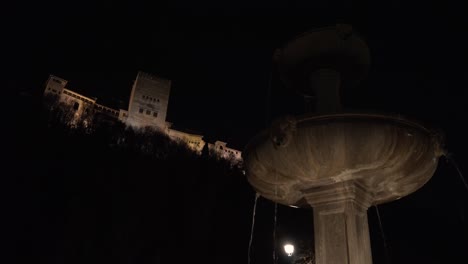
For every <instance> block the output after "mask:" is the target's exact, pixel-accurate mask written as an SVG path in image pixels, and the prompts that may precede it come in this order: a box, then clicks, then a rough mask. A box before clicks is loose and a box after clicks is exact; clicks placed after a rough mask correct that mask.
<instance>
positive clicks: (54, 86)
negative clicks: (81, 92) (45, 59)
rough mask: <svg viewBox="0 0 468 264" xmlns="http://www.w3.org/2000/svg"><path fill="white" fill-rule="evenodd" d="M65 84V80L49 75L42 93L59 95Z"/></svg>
mask: <svg viewBox="0 0 468 264" xmlns="http://www.w3.org/2000/svg"><path fill="white" fill-rule="evenodd" d="M66 85H67V81H66V80H64V79H62V78H59V77H57V76H54V75H50V76H49V79H47V82H46V88H45V90H44V95H49V94H51V95H60V94H61V93H62V91H63V89H64V88H65V86H66Z"/></svg>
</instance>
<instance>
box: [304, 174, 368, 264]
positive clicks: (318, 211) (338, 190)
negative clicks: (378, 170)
mask: <svg viewBox="0 0 468 264" xmlns="http://www.w3.org/2000/svg"><path fill="white" fill-rule="evenodd" d="M305 199H306V201H307V203H309V204H310V205H311V206H312V207H313V210H314V230H315V252H316V254H315V258H316V263H326V264H342V263H346V264H371V263H372V258H371V255H372V253H371V246H370V241H369V228H368V223H367V208H369V206H370V205H371V197H370V194H369V193H368V192H367V191H366V190H365V189H364V188H363V187H362V186H360V184H358V183H356V182H344V183H339V184H335V185H332V186H326V187H321V188H315V189H313V190H309V193H307V192H306V193H305Z"/></svg>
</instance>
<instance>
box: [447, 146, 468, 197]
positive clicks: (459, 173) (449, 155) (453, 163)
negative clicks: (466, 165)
mask: <svg viewBox="0 0 468 264" xmlns="http://www.w3.org/2000/svg"><path fill="white" fill-rule="evenodd" d="M445 158H446V159H447V160H448V161H450V162H451V163H452V165H453V167H455V169H456V170H457V172H458V176H459V177H460V180H461V181H462V182H463V185H464V186H465V188H466V191H468V183H467V182H466V179H465V177H464V176H463V174H462V172H461V171H460V168H459V167H458V164H457V163H456V162H455V160H454V159H453V157H452V155H451V154H448V155H447V156H445Z"/></svg>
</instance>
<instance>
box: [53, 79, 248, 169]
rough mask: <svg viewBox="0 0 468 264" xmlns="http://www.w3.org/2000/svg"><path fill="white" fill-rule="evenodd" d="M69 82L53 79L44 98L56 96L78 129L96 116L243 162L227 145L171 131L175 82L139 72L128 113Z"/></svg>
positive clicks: (199, 151) (237, 153) (239, 153)
mask: <svg viewBox="0 0 468 264" xmlns="http://www.w3.org/2000/svg"><path fill="white" fill-rule="evenodd" d="M67 84H68V81H67V80H64V79H62V78H59V77H57V76H54V75H50V76H49V79H48V80H47V82H46V87H45V91H44V96H53V97H56V98H57V99H58V101H59V102H60V103H63V104H65V105H67V106H68V107H69V108H70V109H71V110H72V111H70V112H71V114H72V115H73V117H72V118H71V119H70V120H71V122H70V124H69V125H71V126H74V125H76V124H77V123H78V122H82V123H83V124H84V125H85V126H86V125H87V124H88V122H90V120H91V119H92V117H93V116H95V115H96V114H98V113H99V114H104V115H106V116H107V117H110V118H113V119H115V120H118V121H120V122H123V123H124V124H126V125H127V126H131V127H132V128H134V129H140V128H144V127H151V128H155V129H157V130H159V131H160V132H162V133H165V134H166V135H168V136H169V138H171V139H172V140H174V141H178V142H182V143H185V144H186V145H187V147H189V148H190V149H191V150H193V151H195V152H197V153H199V154H200V153H201V152H202V149H203V148H204V147H205V145H206V144H208V146H207V147H208V150H209V153H210V154H214V155H216V156H218V157H220V158H224V159H229V160H232V161H233V162H239V161H241V160H242V158H241V152H240V151H239V150H236V149H232V148H229V147H226V143H225V142H222V141H216V142H215V143H214V144H212V143H207V142H205V141H204V140H203V135H201V134H197V133H189V132H185V131H181V130H176V129H173V128H171V126H172V123H170V122H167V121H166V115H167V108H168V105H169V95H170V91H171V81H170V80H167V79H163V78H160V77H157V76H154V75H151V74H148V73H144V72H141V71H140V72H139V73H138V75H137V77H136V79H135V81H134V83H133V87H132V91H131V94H130V100H129V106H128V110H125V109H118V110H117V109H113V108H110V107H107V106H104V105H101V104H98V103H97V102H96V101H97V98H90V97H87V96H84V95H81V94H79V93H77V92H74V91H72V90H70V89H67V88H66V86H67Z"/></svg>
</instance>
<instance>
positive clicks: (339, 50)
mask: <svg viewBox="0 0 468 264" xmlns="http://www.w3.org/2000/svg"><path fill="white" fill-rule="evenodd" d="M274 60H275V61H276V63H277V64H278V66H279V71H280V74H281V79H282V80H283V82H284V83H285V84H286V86H288V87H289V88H291V89H295V90H297V91H299V92H301V93H303V94H305V95H312V94H313V91H311V90H310V75H311V73H313V72H314V71H316V70H320V69H332V70H335V71H337V72H339V73H340V79H341V87H349V86H355V85H357V84H358V83H359V82H360V81H361V80H362V79H364V78H365V77H366V76H367V72H368V70H369V67H370V53H369V48H368V47H367V44H366V42H365V41H364V40H363V39H362V38H361V37H360V36H359V35H358V34H356V33H355V32H354V31H353V29H352V27H351V26H350V25H347V24H338V25H336V26H329V27H323V28H318V29H315V30H312V31H309V32H306V33H303V34H301V35H299V36H297V37H295V38H293V39H292V40H290V41H289V42H288V43H286V45H284V47H283V48H281V49H278V50H277V51H276V52H275V55H274Z"/></svg>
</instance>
